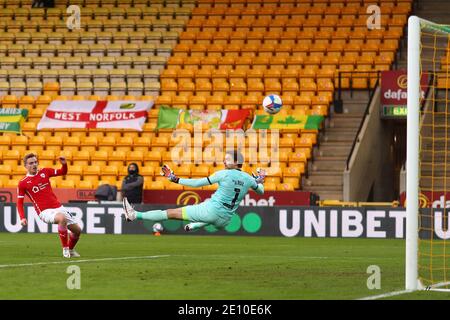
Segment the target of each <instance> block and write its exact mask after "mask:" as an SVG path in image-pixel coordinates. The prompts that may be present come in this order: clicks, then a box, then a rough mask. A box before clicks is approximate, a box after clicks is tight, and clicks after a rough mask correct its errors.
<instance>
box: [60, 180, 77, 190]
mask: <svg viewBox="0 0 450 320" xmlns="http://www.w3.org/2000/svg"><path fill="white" fill-rule="evenodd" d="M56 186H57V187H58V188H64V189H73V188H75V186H76V182H75V181H74V180H62V181H59V182H58V183H57V184H56Z"/></svg>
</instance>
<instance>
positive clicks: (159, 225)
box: [153, 222, 164, 232]
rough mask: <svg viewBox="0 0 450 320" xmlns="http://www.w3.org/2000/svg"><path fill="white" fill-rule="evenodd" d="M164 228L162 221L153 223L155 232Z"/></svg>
mask: <svg viewBox="0 0 450 320" xmlns="http://www.w3.org/2000/svg"><path fill="white" fill-rule="evenodd" d="M163 230H164V227H163V226H162V224H161V223H159V222H158V223H155V224H154V225H153V232H161V231H163Z"/></svg>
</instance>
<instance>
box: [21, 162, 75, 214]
mask: <svg viewBox="0 0 450 320" xmlns="http://www.w3.org/2000/svg"><path fill="white" fill-rule="evenodd" d="M66 173H67V165H63V166H62V168H61V169H51V168H44V169H40V170H38V172H37V173H36V175H34V176H32V175H26V176H25V178H23V179H22V180H20V182H19V186H18V187H17V198H24V197H25V194H26V195H27V196H28V197H29V198H30V200H31V201H32V202H33V205H34V208H35V209H36V212H37V214H41V212H42V211H44V210H46V209H55V208H59V207H61V203H60V202H59V201H58V199H56V196H55V194H54V193H53V190H52V186H51V185H50V178H51V177H56V176H62V175H65V174H66Z"/></svg>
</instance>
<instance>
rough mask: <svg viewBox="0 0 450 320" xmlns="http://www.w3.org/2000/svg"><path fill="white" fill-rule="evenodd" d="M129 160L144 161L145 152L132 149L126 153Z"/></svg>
mask: <svg viewBox="0 0 450 320" xmlns="http://www.w3.org/2000/svg"><path fill="white" fill-rule="evenodd" d="M126 160H127V161H138V162H142V161H144V153H143V152H142V151H131V152H128V153H127V154H126Z"/></svg>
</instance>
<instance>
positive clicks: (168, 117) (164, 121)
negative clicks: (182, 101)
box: [156, 106, 180, 129]
mask: <svg viewBox="0 0 450 320" xmlns="http://www.w3.org/2000/svg"><path fill="white" fill-rule="evenodd" d="M179 113H180V109H175V108H170V107H166V106H161V107H160V109H159V113H158V125H157V126H156V129H175V128H176V127H177V124H178V115H179Z"/></svg>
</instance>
